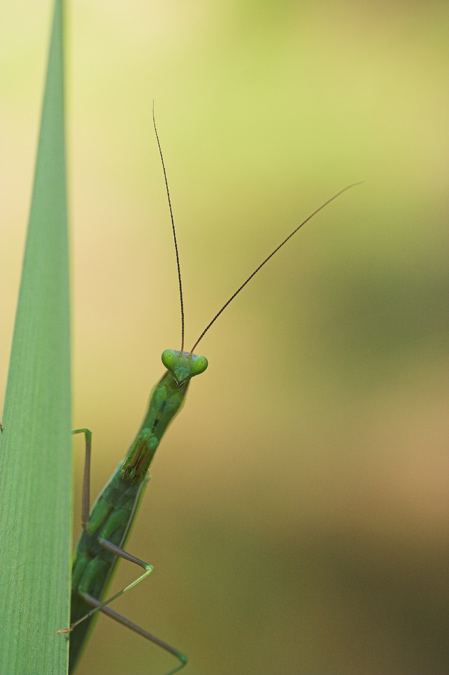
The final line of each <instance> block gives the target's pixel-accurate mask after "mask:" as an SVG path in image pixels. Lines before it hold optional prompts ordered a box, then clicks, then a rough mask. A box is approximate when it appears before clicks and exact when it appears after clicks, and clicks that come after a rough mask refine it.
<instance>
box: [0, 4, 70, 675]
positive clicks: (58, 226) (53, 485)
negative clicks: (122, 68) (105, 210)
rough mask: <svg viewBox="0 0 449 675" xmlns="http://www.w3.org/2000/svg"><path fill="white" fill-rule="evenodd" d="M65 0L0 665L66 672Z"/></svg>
mask: <svg viewBox="0 0 449 675" xmlns="http://www.w3.org/2000/svg"><path fill="white" fill-rule="evenodd" d="M62 9H63V8H62V0H56V1H55V5H54V19H53V27H52V33H51V42H50V52H49V60H48V70H47V78H46V84H45V93H44V102H43V108H42V119H41V128H40V134H39V146H38V153H37V160H36V171H35V178H34V187H33V196H32V203H31V211H30V218H29V225H28V234H27V243H26V249H25V258H24V264H23V272H22V280H21V286H20V294H19V302H18V307H17V314H16V322H15V328H14V339H13V345H12V351H11V361H10V367H9V374H8V384H7V390H6V396H5V407H4V416H3V419H2V423H3V428H4V430H3V433H2V439H1V442H2V444H1V475H0V479H1V498H2V502H1V508H2V516H1V535H2V536H1V539H2V546H1V559H0V560H1V572H2V574H1V583H2V586H1V605H0V613H1V614H0V616H1V626H2V640H1V663H0V672H1V673H2V674H3V675H30V674H31V673H33V675H41V674H42V675H49V674H51V675H59V674H61V675H62V674H63V673H66V672H67V660H68V644H67V639H66V636H65V635H61V634H57V632H56V631H57V629H60V628H65V627H67V626H68V621H69V588H70V546H71V527H70V525H71V483H72V480H71V437H70V343H69V338H70V334H69V332H70V326H69V270H68V237H67V207H66V181H65V143H64V88H63V21H62V18H63V17H62Z"/></svg>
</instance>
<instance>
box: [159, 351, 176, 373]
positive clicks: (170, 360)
mask: <svg viewBox="0 0 449 675" xmlns="http://www.w3.org/2000/svg"><path fill="white" fill-rule="evenodd" d="M161 359H162V363H163V364H164V366H165V367H166V368H167V370H173V366H174V365H175V361H176V355H175V352H174V351H173V349H166V350H165V351H163V352H162V356H161Z"/></svg>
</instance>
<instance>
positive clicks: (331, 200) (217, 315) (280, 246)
mask: <svg viewBox="0 0 449 675" xmlns="http://www.w3.org/2000/svg"><path fill="white" fill-rule="evenodd" d="M361 183H363V181H359V182H358V183H352V184H351V185H347V186H346V187H345V188H343V190H340V192H337V194H336V195H334V196H333V197H331V198H330V199H328V200H327V202H324V204H321V206H320V207H319V208H318V209H316V211H314V212H313V213H311V214H310V216H309V217H308V218H306V219H305V220H304V221H303V222H302V223H301V224H300V225H298V227H297V228H295V229H294V230H293V232H292V233H291V234H289V235H288V237H286V238H285V239H284V241H283V242H281V243H280V244H279V246H278V247H277V248H275V249H274V251H273V252H272V253H270V255H269V256H268V257H267V258H265V260H264V261H263V262H261V263H260V265H259V267H257V269H255V270H254V272H253V273H252V274H250V275H249V277H248V278H247V280H246V281H244V282H243V284H242V285H241V286H240V287H239V288H238V289H237V290H236V292H235V293H234V294H233V295H231V297H230V298H229V300H228V301H227V302H225V304H224V305H223V307H222V308H221V309H220V311H219V312H217V314H216V315H215V316H214V318H213V319H212V321H211V322H210V323H209V324H207V326H206V328H205V329H204V330H203V332H202V333H201V335H200V336H199V338H198V340H197V341H196V342H195V344H194V345H193V347H192V349H191V350H190V353H191V354H193V351H194V349H195V348H196V347H197V345H198V343H199V342H200V341H201V340H202V339H203V337H204V336H205V335H206V333H207V331H208V330H209V328H210V327H211V326H212V325H213V324H214V323H215V322H216V320H217V319H218V317H219V316H220V314H222V313H223V312H224V310H225V309H226V307H227V306H228V305H229V304H230V303H231V302H232V301H233V300H234V298H235V297H236V295H238V294H239V293H240V291H242V290H243V289H244V288H245V286H246V284H248V283H249V282H250V281H251V279H252V278H253V277H254V276H255V275H256V274H257V272H259V270H261V269H262V267H263V266H264V265H265V264H266V263H267V262H268V261H269V260H270V258H272V257H273V256H274V254H275V253H277V252H278V251H279V249H280V248H282V247H283V246H284V244H286V243H287V242H288V240H289V239H291V238H292V237H293V235H294V234H296V233H297V231H298V230H299V229H300V228H301V227H302V226H303V225H305V224H306V223H307V222H308V221H309V220H310V219H311V218H313V216H316V214H317V213H319V211H321V210H322V209H324V208H325V207H326V206H327V205H328V204H330V203H331V202H333V201H334V199H337V197H339V196H340V195H341V194H343V192H346V190H349V189H350V188H352V187H355V186H356V185H361Z"/></svg>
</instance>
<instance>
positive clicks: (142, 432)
mask: <svg viewBox="0 0 449 675" xmlns="http://www.w3.org/2000/svg"><path fill="white" fill-rule="evenodd" d="M153 125H154V131H155V135H156V140H157V145H158V149H159V154H160V158H161V163H162V170H163V174H164V180H165V188H166V194H167V199H168V206H169V211H170V219H171V226H172V233H173V241H174V247H175V253H176V264H177V271H178V283H179V298H180V307H181V349H180V350H179V351H177V350H173V349H166V350H165V351H164V352H163V354H162V363H163V365H164V366H165V368H166V369H167V370H166V372H165V374H164V375H163V376H162V378H161V379H160V380H159V382H158V383H157V384H156V385H155V387H154V389H153V390H152V392H151V394H150V399H149V403H148V405H147V409H146V412H145V415H144V418H143V421H142V423H141V425H140V428H139V430H138V431H137V434H136V436H135V437H134V439H133V441H132V443H131V445H130V447H129V449H128V452H127V453H126V456H125V459H124V460H123V461H122V462H121V463H120V464H119V466H118V468H117V469H116V471H115V472H114V474H113V475H112V477H111V479H110V480H109V482H108V483H107V484H106V486H105V487H104V489H103V490H102V492H101V493H100V495H99V496H98V498H97V500H96V502H95V504H94V505H93V507H92V510H90V505H89V494H90V487H89V484H90V457H91V447H92V433H91V431H90V430H89V429H86V428H83V429H76V430H75V431H73V433H74V434H83V435H84V439H85V467H84V481H83V498H82V515H81V523H82V532H81V535H80V538H79V540H78V543H77V545H76V548H75V552H74V558H73V567H72V595H71V619H70V620H71V625H70V627H69V628H65V629H61V630H59V631H58V632H59V633H65V634H69V636H70V662H69V673H73V672H74V670H75V668H76V665H77V662H78V659H79V657H80V654H81V652H82V650H83V648H84V647H85V644H86V641H87V637H88V633H89V631H90V629H91V627H92V619H93V618H94V616H95V615H96V614H97V613H98V611H101V612H103V613H104V614H106V615H107V616H109V617H111V618H112V619H114V620H115V621H118V622H119V623H121V624H122V625H124V626H126V627H127V628H130V629H131V630H133V631H135V632H136V633H138V634H139V635H141V636H142V637H144V638H146V639H147V640H149V641H151V642H153V643H154V644H156V645H158V646H159V647H161V648H162V649H164V650H166V651H167V652H168V653H169V654H171V655H172V656H174V657H176V658H177V659H178V663H177V665H176V666H175V667H174V668H173V669H172V670H170V671H169V673H168V674H167V675H174V673H176V672H178V671H179V670H181V668H183V667H184V666H185V665H186V663H187V657H186V656H185V655H184V654H182V653H181V652H180V651H178V650H177V649H175V648H174V647H172V646H170V645H169V644H168V643H166V642H164V641H162V640H160V639H159V638H157V637H155V636H154V635H152V634H151V633H149V632H148V631H146V630H144V629H143V628H141V627H140V626H137V625H136V624H134V623H132V622H131V621H129V619H127V618H125V617H124V616H122V615H120V614H118V613H117V612H115V611H114V610H112V609H111V608H110V607H109V604H110V603H111V602H112V601H113V600H115V599H116V598H118V597H119V596H121V595H123V594H124V593H126V592H127V591H128V590H130V589H131V588H133V587H135V586H137V584H139V583H140V582H141V581H143V580H144V579H145V578H146V577H147V576H148V575H149V574H150V573H151V571H152V566H151V565H149V564H148V563H146V562H144V561H143V560H140V559H139V558H136V557H134V556H133V555H131V554H129V553H128V552H126V551H125V550H124V548H123V547H124V545H125V542H126V539H127V536H128V534H129V531H130V528H131V525H132V523H133V520H134V518H135V516H136V513H137V509H138V507H139V504H140V501H141V499H142V496H143V493H144V491H145V488H146V485H147V483H148V481H149V473H148V470H149V467H150V464H151V462H152V459H153V457H154V454H155V452H156V450H157V448H158V446H159V443H160V441H161V440H162V437H163V435H164V433H165V431H166V429H167V427H168V426H169V424H170V423H171V421H172V420H173V419H174V417H175V416H176V415H177V414H178V412H179V411H180V409H181V407H182V405H183V403H184V400H185V397H186V394H187V390H188V388H189V385H190V381H191V380H192V378H193V377H196V376H197V375H200V374H201V373H203V372H204V371H205V370H206V368H207V366H208V362H207V359H206V357H204V356H199V355H196V354H195V353H194V351H195V349H196V348H197V346H198V344H199V343H200V341H201V340H202V339H203V337H204V336H205V335H206V333H207V332H208V331H209V329H210V328H211V327H212V325H213V324H214V323H215V322H216V320H217V319H218V317H219V316H220V315H221V314H222V313H223V312H224V310H225V309H226V308H227V307H228V305H229V304H230V303H231V302H232V301H233V300H234V299H235V297H236V296H237V295H238V294H239V293H240V292H241V291H242V290H243V288H245V286H246V285H247V284H248V283H249V282H250V281H251V279H252V278H253V277H254V276H255V275H256V274H257V273H258V272H259V271H260V270H261V268H262V267H263V266H264V265H265V264H266V263H267V262H268V261H269V260H270V259H271V258H272V257H273V256H274V255H275V254H276V253H277V252H278V251H279V249H281V248H282V247H283V246H284V245H285V244H286V243H287V242H288V241H289V240H290V239H291V238H292V237H293V235H295V234H296V232H298V230H299V229H300V228H301V227H303V225H305V224H306V223H307V222H308V221H309V220H310V219H311V218H313V217H314V216H315V215H316V214H317V213H318V212H319V211H321V210H322V209H324V208H325V207H326V206H327V205H328V204H330V202H332V201H334V200H335V199H337V197H339V196H340V195H341V194H343V192H346V191H347V190H349V189H350V188H352V187H354V186H355V185H359V183H353V184H351V185H348V186H347V187H345V188H343V189H342V190H340V191H339V192H337V193H336V194H335V195H334V196H333V197H331V198H330V199H328V200H327V201H326V202H324V203H323V204H322V205H321V206H320V207H318V208H317V209H316V210H315V211H314V212H313V213H312V214H311V215H309V216H308V217H307V218H306V219H305V220H304V221H303V222H302V223H301V224H300V225H298V226H297V227H296V228H295V229H294V230H293V232H291V233H290V234H289V235H288V236H287V237H286V238H285V239H284V240H283V241H282V242H281V243H280V244H279V245H278V246H277V247H276V248H275V249H274V250H273V251H272V252H271V253H270V255H268V256H267V257H266V258H265V259H264V260H263V262H262V263H261V264H260V265H259V266H258V267H257V268H256V269H255V270H254V271H253V272H252V273H251V274H250V275H249V277H248V278H247V279H246V280H245V281H244V282H243V283H242V284H241V286H240V287H239V288H238V289H237V290H236V291H235V293H233V295H232V296H231V297H230V298H229V300H228V301H227V302H226V303H225V304H224V305H223V307H222V308H221V309H220V310H219V311H218V312H217V314H215V316H214V317H213V319H212V320H211V321H210V322H209V324H208V325H207V326H206V328H205V329H204V330H203V332H202V333H201V334H200V336H199V338H198V339H197V341H196V342H195V344H194V345H193V347H192V349H191V350H190V351H185V349H184V302H183V290H182V280H181V268H180V262H179V251H178V243H177V238H176V230H175V223H174V217H173V209H172V204H171V199H170V191H169V187H168V180H167V172H166V169H165V163H164V158H163V155H162V149H161V143H160V140H159V135H158V131H157V127H156V120H155V114H154V107H153ZM120 558H122V559H124V560H128V561H129V562H132V563H134V564H136V565H138V566H140V567H141V568H142V570H143V572H142V574H141V575H140V576H139V577H138V578H137V579H136V580H135V581H133V582H132V583H131V584H129V585H128V586H126V587H125V588H123V589H122V590H121V591H119V592H118V593H116V594H115V595H113V596H112V597H110V598H107V599H106V600H102V598H103V597H104V596H105V594H106V591H107V587H108V585H109V583H110V581H111V578H112V575H113V573H114V569H115V567H116V564H117V562H118V560H119V559H120Z"/></svg>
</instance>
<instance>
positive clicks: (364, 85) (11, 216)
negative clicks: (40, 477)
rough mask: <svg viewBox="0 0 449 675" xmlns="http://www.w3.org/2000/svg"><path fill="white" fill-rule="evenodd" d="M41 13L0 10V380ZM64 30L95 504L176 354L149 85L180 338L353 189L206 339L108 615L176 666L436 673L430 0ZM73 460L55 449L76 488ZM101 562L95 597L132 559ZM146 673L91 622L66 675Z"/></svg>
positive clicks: (434, 21) (440, 632) (168, 8)
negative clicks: (113, 567) (133, 564)
mask: <svg viewBox="0 0 449 675" xmlns="http://www.w3.org/2000/svg"><path fill="white" fill-rule="evenodd" d="M50 10H51V5H50V3H44V2H40V3H35V2H26V3H20V8H19V6H17V7H16V6H15V5H14V4H13V3H10V4H9V5H7V6H3V7H2V19H3V21H2V23H3V26H2V38H3V40H2V78H3V137H2V154H3V166H4V171H3V179H2V182H3V206H2V212H3V230H2V235H3V257H2V276H3V279H2V281H3V335H4V339H3V341H2V350H3V351H2V366H3V367H2V376H3V377H4V376H5V375H6V364H7V360H8V354H9V342H10V335H11V331H12V321H13V316H14V307H15V303H16V299H17V285H18V278H19V272H20V265H21V261H22V249H23V242H24V234H25V227H26V221H27V215H28V209H29V201H30V191H31V177H32V169H33V165H34V157H35V149H36V139H37V128H38V119H39V111H40V104H41V92H42V86H43V78H44V68H45V56H46V50H47V44H46V39H47V35H48V24H49V17H50ZM25 11H26V13H27V17H28V20H27V22H25V23H23V21H22V14H23V12H25ZM67 29H68V34H67V38H68V40H67V42H68V52H67V65H68V72H67V76H68V78H67V113H68V127H67V133H68V142H69V148H68V150H69V152H68V177H69V191H70V192H69V204H70V216H71V226H72V243H73V247H74V254H73V284H74V289H75V297H74V300H75V305H74V312H73V324H74V335H73V337H74V349H75V352H74V376H75V389H74V392H73V397H74V403H75V409H74V424H75V426H78V427H80V426H83V427H84V426H87V427H89V428H91V429H92V430H93V447H94V466H93V481H92V493H93V496H95V495H96V494H97V493H98V491H99V490H100V489H101V488H102V487H103V484H104V483H105V482H106V480H107V479H108V478H109V475H110V474H112V472H113V471H114V469H115V468H116V466H117V464H118V462H119V461H120V459H121V458H122V457H123V456H124V453H125V451H126V449H127V447H128V444H129V442H130V440H131V439H132V437H133V435H134V432H135V430H136V428H137V425H138V423H139V421H140V418H141V415H142V414H143V411H144V407H145V404H146V400H147V397H148V394H149V391H150V389H151V387H152V386H153V384H154V383H155V382H156V380H157V379H158V378H159V377H160V376H161V374H162V370H163V367H162V364H161V363H160V354H161V353H162V351H163V350H164V349H166V348H173V349H179V346H180V345H179V342H180V337H179V331H180V328H179V307H178V305H179V303H178V298H177V278H176V269H175V258H174V252H173V247H172V242H171V233H170V222H169V214H168V207H167V203H166V196H165V193H164V184H163V175H162V170H161V166H160V161H159V156H158V151H157V146H156V141H155V138H154V134H153V129H152V121H151V107H152V101H153V99H155V103H156V116H157V120H158V129H159V134H160V137H161V143H162V147H163V150H164V157H165V162H166V165H167V172H168V178H169V182H170V189H171V195H172V201H173V208H174V214H175V219H176V223H177V228H178V239H179V246H180V254H181V264H182V271H183V279H184V291H185V301H186V331H187V344H188V346H191V345H192V344H193V342H194V341H195V340H196V338H197V337H198V335H199V333H200V332H201V330H202V329H203V328H204V326H205V325H206V323H207V322H208V321H209V320H210V319H211V318H212V316H213V314H214V313H215V312H216V311H217V310H218V309H219V307H220V306H221V304H223V303H224V302H225V301H226V300H227V298H228V297H229V296H230V295H231V294H232V292H233V291H234V290H235V289H236V287H237V286H238V285H239V284H240V283H241V282H242V281H243V280H244V278H245V277H246V276H247V275H248V274H249V273H250V272H251V271H252V269H253V268H254V267H256V266H257V265H258V264H259V262H260V261H261V260H262V259H263V258H264V257H265V256H266V255H267V254H268V253H269V252H270V250H271V249H272V248H273V247H274V246H275V245H277V244H278V243H279V241H281V240H282V239H283V238H284V237H285V236H286V235H287V234H288V233H289V231H290V230H291V229H293V227H294V226H295V224H297V223H299V222H300V221H301V220H302V219H304V218H305V217H307V215H308V214H309V213H310V212H311V211H313V210H314V209H315V208H316V207H317V206H319V204H320V203H322V202H323V201H325V200H326V199H327V198H329V197H330V196H331V195H332V194H333V193H335V192H337V191H338V190H339V189H341V188H342V187H344V186H345V185H347V184H349V183H352V182H354V181H358V180H364V181H365V183H364V184H363V185H362V186H360V187H357V188H354V190H352V191H350V192H348V193H346V194H345V195H344V196H342V198H341V199H339V200H338V201H337V202H334V203H333V204H332V205H330V206H329V208H328V209H326V210H325V211H324V212H322V213H321V214H320V215H319V216H318V217H317V218H316V219H315V220H313V221H311V222H310V223H308V224H307V225H306V227H305V228H304V230H302V232H301V233H298V235H297V237H295V239H293V241H292V242H291V243H290V244H289V246H288V247H287V248H286V249H285V250H283V251H282V252H281V253H280V254H279V256H278V257H277V259H276V258H275V259H273V261H271V262H270V264H269V266H267V268H265V269H264V271H263V272H262V273H261V275H260V277H259V278H257V279H255V280H254V282H253V284H252V286H251V287H249V288H248V289H246V291H245V292H244V293H243V294H242V295H241V296H240V297H239V298H238V300H237V301H236V302H235V304H234V306H232V307H230V308H229V309H228V310H226V312H225V313H224V314H223V316H222V317H220V319H219V321H218V322H217V324H216V326H215V327H214V329H213V330H211V332H210V333H209V334H208V335H207V337H206V338H205V339H204V341H203V343H201V350H200V353H203V354H204V355H205V356H207V358H208V360H209V368H208V371H207V373H206V374H205V375H204V376H203V377H202V378H198V380H197V381H194V382H193V383H192V386H191V388H190V392H189V396H188V400H187V402H186V405H185V408H184V410H183V411H182V413H181V414H180V416H179V417H178V418H177V420H176V421H175V422H174V424H173V427H172V428H171V429H170V431H169V433H168V434H167V437H166V438H164V441H163V443H162V444H161V447H160V449H159V450H158V455H157V456H156V458H155V461H154V465H153V469H152V480H151V483H150V485H149V488H148V491H147V494H146V496H145V500H144V502H143V504H142V508H141V511H140V512H139V514H138V518H137V522H136V525H135V527H134V530H133V534H132V537H131V539H130V542H129V545H128V549H129V551H130V552H131V553H133V554H134V555H136V556H139V557H140V558H144V559H145V560H147V561H148V562H150V563H151V564H153V565H154V572H153V574H152V575H151V578H150V579H149V580H148V582H146V584H145V585H144V586H143V587H142V586H140V587H139V589H138V590H137V591H136V592H134V593H129V594H128V597H125V598H123V599H121V601H120V602H118V603H117V606H116V609H117V610H118V611H121V612H123V613H125V614H126V615H127V616H128V617H129V618H131V619H132V620H133V621H136V622H137V623H140V624H141V625H142V626H143V627H145V628H147V629H148V630H150V631H151V632H154V633H155V634H156V635H158V636H160V637H161V638H162V639H164V640H167V641H169V642H170V643H171V644H173V645H175V646H176V647H177V648H179V649H180V650H181V651H183V652H185V653H186V654H187V655H188V656H189V657H190V662H191V663H190V665H189V666H188V668H189V670H186V675H188V673H189V672H190V673H197V674H201V673H204V674H206V673H207V675H211V674H214V675H219V674H220V675H230V673H233V674H234V673H239V674H242V675H243V674H247V675H254V674H255V673H258V674H259V673H260V674H261V675H274V674H275V673H283V674H284V673H285V674H287V673H288V674H291V673H297V674H298V675H299V674H303V675H306V674H307V675H310V674H311V673H312V674H313V675H319V674H323V675H329V673H331V672H332V673H341V674H342V675H351V674H354V675H360V673H366V674H372V675H377V674H382V675H383V674H384V673H390V674H392V675H393V674H394V675H400V674H404V675H405V674H407V675H411V674H416V675H422V673H425V672H426V673H437V672H446V671H447V669H448V666H449V663H448V660H449V659H448V654H447V648H446V633H447V617H446V616H445V611H446V609H445V608H446V607H447V594H448V584H447V576H448V575H447V546H446V543H445V538H446V532H447V525H448V522H447V521H448V518H447V494H448V484H447V475H448V471H447V469H448V468H449V467H448V461H447V425H446V414H445V413H446V411H447V348H446V342H447V309H446V305H447V274H446V266H447V263H446V261H447V251H446V246H447V234H446V233H447V220H448V208H447V197H446V195H447V182H448V167H447V150H448V132H447V124H446V121H447V109H448V86H447V57H448V53H447V52H448V47H447V29H448V9H447V5H446V4H445V3H442V2H440V3H439V2H430V3H408V4H404V3H401V2H390V3H378V2H367V3H356V2H349V1H345V2H341V3H330V2H324V1H319V2H316V3H308V4H307V3H299V2H286V1H281V2H279V3H275V2H250V1H246V2H238V1H231V0H226V1H223V0H218V1H216V2H207V0H201V1H200V0H198V1H194V2H191V1H190V0H188V1H187V2H180V1H172V2H169V3H160V2H153V1H147V2H143V1H141V2H138V1H133V2H127V3H125V2H122V3H119V2H114V3H105V2H99V1H97V2H75V3H68V17H67ZM2 386H4V384H3V383H2ZM81 465H82V447H78V445H77V447H76V467H77V468H76V472H77V473H76V483H77V485H79V486H80V483H81ZM79 495H80V490H78V492H77V493H76V494H75V504H76V505H78V503H79ZM76 517H77V520H76V528H78V522H79V515H77V516H76ZM55 564H57V563H56V561H55ZM120 568H121V569H120V571H119V575H118V578H117V581H116V586H114V588H115V587H117V589H118V588H120V584H122V585H123V584H124V583H126V582H127V581H129V580H131V579H132V578H133V575H134V574H135V571H134V570H132V569H129V568H128V567H127V566H126V565H124V564H123V563H122V564H121V565H120ZM167 659H168V657H167V656H166V655H165V654H164V653H162V652H161V653H160V650H157V649H156V648H152V647H151V646H148V645H147V644H145V643H144V642H143V641H142V640H141V639H139V638H138V637H137V636H134V635H129V634H127V632H126V631H125V630H124V629H123V628H121V627H120V626H115V625H114V624H112V622H110V621H108V619H106V618H102V619H101V620H100V621H99V622H98V626H97V628H96V632H95V634H94V636H93V638H92V641H91V643H90V645H89V647H88V649H87V650H86V653H85V657H84V659H83V661H82V663H81V665H80V670H79V673H80V675H84V674H87V673H95V674H96V675H101V674H103V673H104V674H108V675H111V674H115V673H117V674H119V673H130V672H132V673H135V674H137V673H142V674H143V673H149V672H151V673H163V672H166V671H167V670H169V668H170V663H171V662H170V660H169V659H168V661H169V662H168V663H167Z"/></svg>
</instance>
